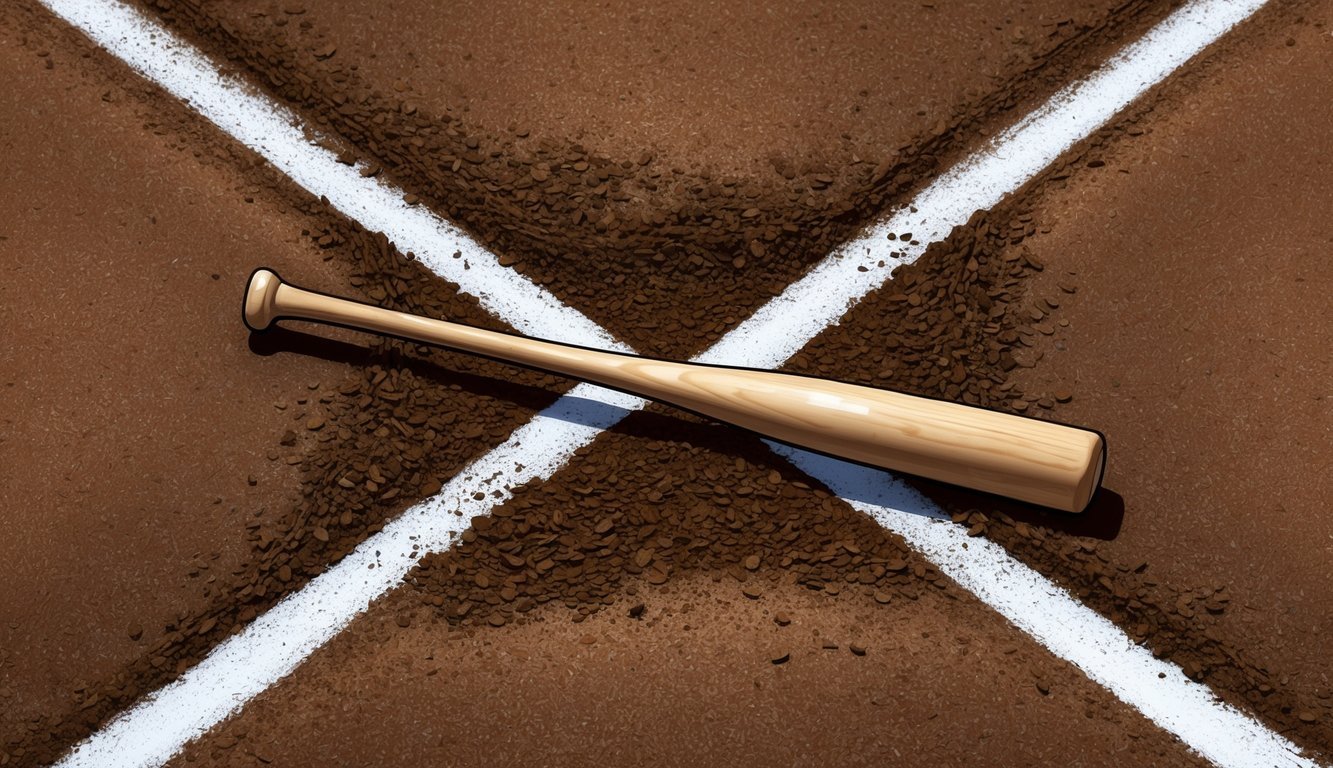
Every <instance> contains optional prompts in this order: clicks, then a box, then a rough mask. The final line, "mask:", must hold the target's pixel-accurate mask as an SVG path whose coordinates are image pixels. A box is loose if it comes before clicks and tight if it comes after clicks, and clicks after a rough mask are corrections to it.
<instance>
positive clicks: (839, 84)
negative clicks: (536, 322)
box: [144, 0, 1170, 356]
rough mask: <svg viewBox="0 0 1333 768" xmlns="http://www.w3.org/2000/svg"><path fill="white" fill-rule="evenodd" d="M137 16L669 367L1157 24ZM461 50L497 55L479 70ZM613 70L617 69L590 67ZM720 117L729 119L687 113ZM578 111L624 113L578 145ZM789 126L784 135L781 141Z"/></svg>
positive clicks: (1061, 8)
mask: <svg viewBox="0 0 1333 768" xmlns="http://www.w3.org/2000/svg"><path fill="white" fill-rule="evenodd" d="M144 3H145V5H147V6H149V7H150V8H152V9H153V10H154V11H156V12H157V13H158V14H159V15H160V16H161V17H162V18H163V19H164V20H166V21H167V22H168V23H169V24H171V25H172V26H174V27H175V28H176V29H178V30H181V31H182V32H183V33H184V34H186V35H187V36H189V37H192V38H193V39H195V40H196V41H198V42H199V43H200V44H201V45H202V46H203V47H204V48H205V49H206V50H209V51H212V52H213V53H214V55H217V56H219V57H220V58H222V59H225V60H227V61H229V62H231V63H233V64H236V65H238V66H240V67H242V68H244V69H245V70H246V71H248V72H249V73H250V74H251V75H252V76H254V77H255V78H256V79H257V80H258V81H259V82H260V83H262V84H264V85H265V86H266V87H267V88H269V89H270V90H272V91H273V92H274V93H276V94H278V95H279V96H281V97H282V98H283V99H284V100H286V101H287V102H288V103H290V104H292V105H293V106H295V107H296V108H297V109H299V110H303V111H305V112H306V113H308V114H311V115H314V116H317V118H318V122H319V124H320V125H321V127H323V128H326V129H327V130H328V131H329V132H330V133H331V134H333V138H332V139H331V140H332V141H341V142H343V143H342V144H340V146H342V147H343V151H344V152H345V153H346V156H347V158H348V160H349V161H351V160H353V159H356V158H360V159H362V160H364V161H366V162H367V163H369V164H371V165H372V166H373V167H375V168H378V169H382V170H383V171H384V172H385V173H387V174H388V175H389V176H391V177H392V178H394V179H395V180H396V181H397V182H399V183H401V184H403V185H405V186H406V188H407V189H408V190H409V191H410V192H411V193H413V194H415V195H418V196H419V197H420V198H421V199H422V200H423V201H425V202H427V203H429V204H431V205H432V206H433V207H434V208H435V209H436V210H438V211H439V212H441V213H442V214H444V215H446V216H448V217H449V218H451V219H452V220H454V221H456V222H458V223H460V224H461V225H462V226H464V227H466V228H468V229H469V230H470V231H472V232H473V233H474V234H475V235H476V236H477V237H478V238H480V239H481V240H482V242H484V243H486V244H487V245H488V246H490V247H491V248H492V249H493V250H495V251H496V252H497V253H499V254H501V256H502V258H503V259H504V260H505V261H506V263H510V264H512V265H513V266H514V267H515V269H517V270H519V271H521V272H523V273H524V274H526V275H528V276H530V277H532V278H533V279H534V280H536V281H538V282H541V283H543V284H546V285H548V286H549V287H551V288H552V290H554V291H555V292H556V293H557V294H558V295H560V296H561V297H562V298H563V299H565V300H566V301H568V302H569V303H571V304H572V305H573V306H575V307H577V308H579V309H580V310H582V311H583V312H585V313H586V314H588V315H589V316H590V317H592V318H593V319H594V320H596V321H597V322H599V323H601V324H603V325H604V326H605V327H607V328H608V329H610V330H611V331H612V332H614V333H616V334H617V335H618V336H620V337H621V338H623V339H624V340H626V341H628V342H629V343H631V344H632V345H634V346H636V348H639V349H641V350H643V351H645V352H652V353H655V354H664V355H673V356H685V355H688V354H689V353H691V352H695V351H698V350H700V349H702V348H703V347H704V346H705V345H706V344H707V343H708V342H709V341H711V340H713V339H715V338H717V337H718V336H719V335H720V334H721V333H723V332H725V331H726V330H727V329H729V328H730V327H732V326H733V325H735V324H736V323H737V322H739V321H740V320H741V319H743V318H744V317H745V316H746V315H748V314H749V313H750V312H751V311H752V310H753V309H754V308H755V307H757V306H758V305H759V304H760V303H762V301H763V300H764V299H766V298H768V297H769V296H772V295H773V294H775V293H777V292H778V291H780V290H781V289H782V288H784V287H785V286H786V285H787V284H788V283H789V282H790V281H791V280H792V279H793V278H794V277H795V276H797V275H799V274H800V273H801V271H802V270H803V269H804V268H805V267H806V266H808V265H809V264H811V263H813V262H814V261H816V260H818V259H820V258H822V257H823V256H825V255H826V254H827V253H828V252H829V251H830V250H831V249H832V248H833V247H834V246H835V245H836V244H838V243H840V242H842V241H843V240H845V239H846V238H847V237H848V236H849V235H851V234H852V233H854V232H855V231H856V230H857V229H858V228H859V227H860V226H861V225H862V224H863V223H865V222H866V221H867V220H868V219H869V218H871V217H873V216H875V215H878V214H879V213H880V212H881V211H883V209H884V208H885V207H886V206H887V205H889V204H890V203H891V202H893V201H901V200H902V199H903V193H904V192H905V191H906V190H908V189H910V188H912V187H914V186H915V185H916V184H917V183H918V182H919V181H920V180H922V179H923V178H926V177H928V176H929V175H930V174H931V173H932V172H934V171H936V170H937V169H938V168H939V167H940V165H941V163H945V162H947V161H948V160H950V159H951V158H953V157H955V156H956V155H958V153H959V152H961V151H963V150H965V149H966V148H969V147H971V146H972V145H973V144H975V142H976V140H977V139H978V137H980V136H982V135H984V134H986V133H987V132H989V131H993V130H995V129H996V128H997V127H1000V126H1002V125H1004V124H1005V123H1006V122H1007V121H1009V120H1011V119H1013V117H1014V116H1013V115H1012V114H1011V110H1012V109H1014V108H1015V107H1016V106H1019V105H1028V104H1030V103H1032V102H1033V101H1034V99H1035V98H1037V97H1040V96H1042V95H1045V94H1046V93H1049V92H1051V91H1052V90H1053V89H1054V88H1055V87H1058V86H1059V85H1063V84H1064V83H1066V82H1068V80H1069V79H1070V78H1071V77H1072V76H1073V75H1074V74H1076V73H1079V72H1082V71H1084V70H1086V69H1087V68H1088V67H1089V66H1092V65H1093V64H1095V63H1098V62H1100V61H1101V60H1102V58H1103V57H1104V55H1105V53H1106V52H1107V51H1108V50H1112V49H1114V46H1115V45H1116V44H1117V43H1118V41H1119V40H1120V39H1122V37H1123V36H1124V35H1126V34H1129V33H1131V32H1132V31H1134V30H1138V29H1142V28H1143V26H1144V25H1146V24H1147V23H1148V22H1150V21H1151V20H1152V19H1154V18H1157V17H1158V16H1159V15H1160V14H1161V13H1162V12H1164V11H1165V10H1166V8H1167V7H1168V6H1169V5H1170V4H1169V3H1166V2H1152V1H1150V0H1131V1H1130V2H1116V3H1110V2H1092V1H1089V2H1069V0H1063V1H1062V2H1051V1H1050V0H1046V1H1044V2H1039V3H1032V2H1027V3H1006V4H1005V5H1004V7H1003V9H1002V11H1000V12H997V9H996V7H995V5H994V4H984V3H973V4H947V5H944V4H941V5H940V6H939V7H938V8H925V7H923V6H922V5H921V4H917V3H910V4H909V3H902V4H900V5H899V6H898V7H897V8H896V10H895V11H894V12H893V13H892V14H885V12H884V11H883V8H882V7H881V6H880V5H878V4H857V3H841V4H830V5H828V6H820V7H818V8H810V7H809V6H808V5H807V4H795V3H793V4H787V5H778V6H765V7H766V8H769V7H771V8H772V11H771V12H762V13H761V12H758V11H757V10H755V9H756V8H757V6H751V5H748V4H743V3H733V4H730V5H724V6H722V7H721V9H720V10H719V8H718V6H717V5H716V4H714V3H694V2H670V3H668V4H667V5H665V6H658V7H655V8H654V9H652V10H644V9H638V10H635V11H626V12H615V11H612V10H609V9H607V8H599V9H597V10H596V12H590V11H586V10H585V11H580V10H578V9H577V8H575V7H574V6H564V8H565V9H566V10H563V11H555V10H551V11H547V12H546V13H547V14H548V15H546V16H543V15H542V14H534V13H533V12H531V11H530V10H527V9H526V8H524V7H520V6H518V5H517V4H488V5H485V6H473V7H471V8H464V9H460V8H456V7H451V8H448V9H447V10H446V9H445V8H444V7H443V6H438V5H433V4H429V3H423V2H403V3H398V4H395V5H394V6H393V7H392V9H391V10H392V12H386V11H381V12H368V11H366V10H364V9H353V8H351V7H346V8H344V7H342V6H337V5H333V4H327V5H326V4H315V3H306V4H301V3H297V4H289V3H284V4H278V3H272V2H268V0H259V1H257V2H246V3H218V2H208V1H207V0H144ZM944 8H947V9H948V10H943V9H944ZM400 18H401V19H408V20H409V22H408V23H398V22H397V20H398V19H400ZM668 19H670V21H668ZM696 22H697V24H696ZM923 25H924V26H923ZM862 26H864V27H865V28H864V29H862ZM664 30H665V31H666V32H670V33H672V35H671V37H672V42H670V43H667V42H663V41H664V40H666V39H668V37H667V36H665V35H664ZM923 30H928V31H927V32H924V33H923ZM676 32H679V33H680V34H679V40H676V39H674V37H675V33H676ZM474 35H475V36H480V37H481V38H483V39H487V40H488V41H491V40H498V41H500V43H501V44H494V45H492V44H488V45H487V46H486V51H483V50H482V47H481V46H478V45H476V44H474V43H473V42H472V41H473V40H474V39H475V38H474V37H473V36H474ZM797 37H799V38H800V42H799V43H796V44H791V45H781V44H773V41H779V40H791V41H795V39H796V38H797ZM835 40H836V41H837V42H836V43H835V42H834V41H835ZM592 41H596V42H595V43H594V42H592ZM719 41H721V42H720V44H719ZM664 45H665V46H668V48H664V49H661V50H659V51H658V52H653V48H655V47H658V48H660V47H661V46H664ZM672 45H675V46H678V48H679V49H678V50H672V49H670V46H672ZM463 48H466V50H463ZM520 50H521V55H520V53H519V52H520ZM890 52H891V53H890ZM469 55H470V56H471V58H470V59H469V58H467V57H468V56H469ZM495 56H508V57H510V58H509V59H507V64H506V65H505V66H504V67H501V66H499V64H498V60H496V59H493V58H492V57H495ZM614 57H620V58H621V59H625V60H626V62H627V63H626V64H625V65H624V66H623V67H621V66H606V65H605V63H606V62H607V61H609V60H611V58H614ZM664 57H665V61H660V59H662V58H664ZM923 60H928V61H929V62H930V63H929V65H928V66H923V65H922V64H921V62H922V61H923ZM557 62H558V64H557ZM847 68H850V69H851V70H852V71H853V73H854V74H853V75H852V76H850V77H844V76H843V74H842V73H844V71H845V70H846V69H847ZM539 69H540V70H542V71H543V72H544V74H543V76H542V77H540V78H537V79H536V80H535V81H533V78H531V77H528V76H527V75H524V74H522V73H525V72H535V71H537V70H539ZM691 69H693V70H694V71H691ZM718 71H726V72H728V73H730V74H729V76H727V77H722V78H719V77H717V76H716V74H717V72H718ZM502 72H508V73H517V74H516V75H515V77H516V80H515V81H513V82H511V81H509V80H508V79H507V78H508V75H506V74H502ZM702 79H707V80H708V81H709V82H710V83H711V84H712V85H711V86H710V87H699V86H698V83H699V82H700V81H701V80H702ZM872 80H874V81H875V82H874V83H872V82H871V81H872ZM522 81H528V82H526V83H525V82H522ZM548 81H550V82H553V83H554V85H547V82H548ZM778 83H781V87H780V88H779V87H778ZM835 83H836V85H835ZM461 84H466V85H461ZM566 91H571V92H570V93H568V94H566V95H564V96H561V95H559V94H562V93H565V92H566ZM862 91H865V95H861V92H862ZM534 94H535V95H534ZM622 97H624V98H623V101H622ZM473 99H479V100H480V101H479V102H478V103H477V105H476V107H475V113H476V114H475V116H474V108H473V104H472V100H473ZM680 99H686V102H685V103H684V105H683V106H682V105H680V104H677V103H676V102H677V101H678V100H680ZM576 105H577V106H576ZM775 105H778V106H776V107H775ZM714 109H724V110H725V113H724V114H720V115H716V116H715V117H714V118H712V119H708V120H704V119H697V118H694V117H689V118H688V119H682V116H685V115H691V114H692V113H694V112H708V111H710V110H714ZM774 109H777V110H778V111H779V112H781V113H782V115H783V117H781V118H780V119H779V118H774V117H773V114H772V110H774ZM594 112H597V113H598V114H603V115H620V116H623V117H617V118H616V119H615V120H605V122H607V123H608V124H607V125H603V126H602V129H606V131H607V132H608V133H607V135H606V136H595V135H593V133H592V132H593V131H594V129H596V128H597V125H598V124H600V123H601V122H603V118H595V117H594V116H593V115H594ZM664 112H665V113H668V114H670V115H671V118H670V119H666V118H659V117H656V116H655V115H658V114H662V113H664ZM519 121H521V122H522V125H519ZM529 122H530V123H531V124H529ZM792 124H796V125H798V126H803V127H801V128H800V130H797V131H795V132H794V133H791V134H790V135H789V134H788V133H787V132H786V130H787V128H790V127H791V125H792ZM598 130H601V129H598ZM844 136H845V137H846V138H843V137H844ZM700 147H712V148H714V151H713V152H704V151H702V150H700V149H699V148H700ZM728 147H733V148H734V149H727V148H728ZM816 147H817V149H816ZM628 149H632V150H633V151H628V152H627V151H626V150H628ZM716 153H721V154H716ZM729 155H730V156H732V159H731V160H729V161H726V162H724V159H725V158H726V157H727V156H729ZM741 158H744V159H743V161H742V160H741Z"/></svg>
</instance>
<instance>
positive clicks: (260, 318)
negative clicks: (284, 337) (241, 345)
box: [241, 267, 282, 333]
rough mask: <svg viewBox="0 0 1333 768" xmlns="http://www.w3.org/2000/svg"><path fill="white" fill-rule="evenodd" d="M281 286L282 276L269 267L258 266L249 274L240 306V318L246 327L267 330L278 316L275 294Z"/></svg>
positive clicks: (258, 330)
mask: <svg viewBox="0 0 1333 768" xmlns="http://www.w3.org/2000/svg"><path fill="white" fill-rule="evenodd" d="M281 287H282V278H281V277H278V273H276V272H274V271H273V270H271V269H265V268H264V267H260V268H259V269H256V270H255V271H254V272H253V273H252V274H251V275H250V283H249V284H248V285H247V286H246V289H245V300H244V302H243V303H242V306H241V319H242V320H243V321H244V322H245V327H246V328H249V329H250V330H252V331H255V332H256V333H258V332H260V331H265V330H268V328H269V326H271V325H272V324H273V321H274V320H276V319H277V316H278V311H277V296H278V289H279V288H281Z"/></svg>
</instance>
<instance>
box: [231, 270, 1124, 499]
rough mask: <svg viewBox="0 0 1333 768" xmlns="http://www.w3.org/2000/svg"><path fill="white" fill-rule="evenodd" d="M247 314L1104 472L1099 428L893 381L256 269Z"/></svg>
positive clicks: (1076, 488) (867, 444) (1014, 472)
mask: <svg viewBox="0 0 1333 768" xmlns="http://www.w3.org/2000/svg"><path fill="white" fill-rule="evenodd" d="M243 316H244V320H245V324H246V326H247V327H249V328H250V329H251V330H252V331H263V330H265V329H267V328H268V327H270V326H271V325H272V324H273V323H274V322H275V321H278V320H306V321H311V322H316V323H325V324H329V325H337V326H342V327H345V328H351V329H353V330H358V331H365V332H369V333H378V334H384V335H387V336H394V337H397V338H401V339H407V340H410V341H416V342H420V343H423V344H431V345H435V346H440V347H447V348H449V349H454V350H460V351H463V352H470V353H473V354H478V355H483V356H486V357H491V358H495V359H498V360H502V361H505V362H508V363H514V364H517V365H521V366H525V367H528V368H535V369H538V370H541V371H547V372H551V373H558V374H561V375H564V376H569V377H572V378H575V379H581V380H583V381H588V382H592V383H594V384H599V385H602V386H606V387H610V388H612V389H618V390H621V391H623V392H628V393H630V394H634V395H638V396H641V397H646V398H649V399H652V400H658V401H661V402H664V403H668V404H670V405H674V406H676V407H679V408H683V409H685V410H688V411H693V412H695V413H698V414H701V415H703V416H707V417H709V418H712V419H716V420H718V421H722V422H726V423H728V424H734V425H736V426H739V427H742V428H744V429H748V430H750V431H752V432H757V433H759V434H761V435H764V436H766V437H771V438H774V439H776V440H779V441H782V442H784V443H789V444H791V445H795V446H798V447H801V448H807V449H811V450H815V451H819V452H822V453H826V454H830V455H833V456H837V457H839V458H844V459H851V460H853V461H857V462H861V463H864V464H870V465H873V466H876V467H882V468H884V469H891V470H896V471H900V472H907V473H910V474H913V475H920V476H922V477H928V478H931V479H934V480H940V481H943V482H946V483H952V484H954V485H961V486H964V487H967V488H972V489H975V490H979V491H985V492H988V493H994V494H998V495H1000V496H1007V497H1009V498H1013V499H1018V500H1020V501H1026V502H1030V503H1033V504H1039V505H1042V506H1045V507H1051V508H1054V509H1059V510H1064V511H1066V512H1081V511H1083V509H1085V508H1086V507H1087V505H1088V503H1089V502H1090V501H1091V499H1092V496H1093V494H1094V492H1095V491H1096V490H1097V487H1098V486H1099V485H1100V483H1101V478H1102V471H1103V469H1104V467H1105V458H1106V442H1105V440H1104V438H1103V437H1102V435H1101V434H1100V433H1098V432H1096V431H1094V430H1090V429H1084V428H1081V427H1073V426H1068V425H1064V424H1055V423H1052V422H1048V421H1041V420H1039V419H1033V418H1028V417H1024V416H1015V415H1013V414H1008V413H1000V412H998V411H992V410H987V409H984V408H977V407H973V406H968V405H963V404H960V403H952V402H947V401H943V400H933V399H930V398H924V397H916V396H913V395H907V394H904V393H901V392H893V391H891V390H885V389H876V388H873V387H864V386H858V385H855V384H846V383H843V382H838V381H830V380H828V379H821V378H816V377H812V376H801V375H797V374H788V373H777V372H775V371H765V370H757V369H750V368H730V367H726V366H717V365H703V364H698V363H681V362H673V361H669V360H656V359H651V358H645V357H639V356H636V355H628V354H620V353H616V352H604V351H601V350H595V349H588V348H586V347H579V346H575V345H572V344H562V343H559V342H554V341H545V340H542V339H535V338H530V337H527V336H521V335H518V334H511V333H499V332H496V331H487V330H482V329H480V328H473V327H471V326H467V325H461V324H459V323H451V322H447V321H444V320H435V319H432V318H428V317H421V316H418V315H411V314H407V313H405V312H396V311H394V310H390V309H384V308H382V307H376V306H373V305H370V304H362V303H360V302H356V301H352V300H349V299H342V298H338V297H336V296H329V295H327V294H322V293H316V292H314V291H309V290H305V289H302V288H298V287H296V286H294V285H291V284H289V283H284V282H283V281H282V278H280V277H278V275H277V274H276V273H274V272H272V271H271V270H267V269H258V270H255V272H254V274H253V275H251V277H250V283H249V285H248V287H247V289H246V293H245V303H244V308H243Z"/></svg>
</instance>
